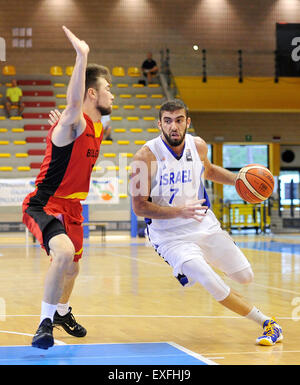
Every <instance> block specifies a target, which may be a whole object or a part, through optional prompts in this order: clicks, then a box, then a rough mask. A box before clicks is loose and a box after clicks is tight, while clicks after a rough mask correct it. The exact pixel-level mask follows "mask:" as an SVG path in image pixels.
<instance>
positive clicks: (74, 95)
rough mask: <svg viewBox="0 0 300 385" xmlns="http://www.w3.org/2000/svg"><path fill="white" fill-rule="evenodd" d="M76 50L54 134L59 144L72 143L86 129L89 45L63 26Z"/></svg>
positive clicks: (56, 142) (54, 140)
mask: <svg viewBox="0 0 300 385" xmlns="http://www.w3.org/2000/svg"><path fill="white" fill-rule="evenodd" d="M62 28H63V30H64V32H65V34H66V36H67V38H68V39H69V41H70V43H71V44H72V46H73V48H74V49H75V51H76V61H75V65H74V69H73V72H72V76H71V78H70V82H69V84H68V89H67V106H66V108H65V110H64V111H63V113H62V114H61V117H60V120H59V122H58V124H57V126H56V127H55V129H54V131H53V134H52V141H53V143H54V144H56V145H57V146H64V145H67V144H69V143H71V142H72V141H73V140H74V139H76V137H77V136H79V135H80V134H81V133H82V132H83V131H84V129H85V120H84V117H83V112H82V107H83V100H84V93H85V71H86V66H87V58H88V53H89V46H88V45H87V44H86V42H85V41H83V40H80V39H78V38H77V37H76V36H75V35H74V34H73V33H72V32H71V31H70V30H69V29H68V28H66V27H65V26H63V27H62Z"/></svg>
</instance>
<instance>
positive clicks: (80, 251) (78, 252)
mask: <svg viewBox="0 0 300 385" xmlns="http://www.w3.org/2000/svg"><path fill="white" fill-rule="evenodd" d="M82 252H83V247H82V248H81V249H80V250H79V251H76V253H75V255H79V254H81V253H82Z"/></svg>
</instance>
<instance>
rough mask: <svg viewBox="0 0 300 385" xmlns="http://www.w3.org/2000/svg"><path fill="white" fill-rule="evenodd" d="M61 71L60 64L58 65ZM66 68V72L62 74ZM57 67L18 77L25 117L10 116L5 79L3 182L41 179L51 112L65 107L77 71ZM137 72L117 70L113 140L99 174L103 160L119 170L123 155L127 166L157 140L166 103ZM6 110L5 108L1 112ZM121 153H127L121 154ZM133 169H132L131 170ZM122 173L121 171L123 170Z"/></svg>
mask: <svg viewBox="0 0 300 385" xmlns="http://www.w3.org/2000/svg"><path fill="white" fill-rule="evenodd" d="M56 67H57V66H56ZM60 69H61V71H60ZM60 69H59V68H55V69H53V68H52V69H51V70H50V71H49V74H48V75H19V74H17V75H16V76H15V77H16V78H17V80H18V85H19V86H20V87H21V88H22V90H23V100H24V103H25V110H24V112H23V118H21V117H18V116H16V114H17V109H14V110H12V117H11V118H10V119H7V118H6V117H5V110H4V106H3V104H4V99H5V92H6V86H7V83H8V81H9V80H10V77H9V76H2V79H0V83H1V85H0V96H1V97H2V101H0V104H1V105H2V106H0V178H1V177H14V178H18V177H24V176H30V177H32V176H36V175H37V173H38V172H39V168H40V164H41V162H42V160H43V157H44V154H45V148H46V143H45V142H46V136H47V131H48V130H49V128H50V126H49V123H48V114H49V111H50V110H51V109H54V108H57V109H60V110H63V109H64V108H65V106H66V93H67V85H68V82H69V80H70V75H71V73H72V70H73V67H71V66H70V68H68V69H67V68H65V69H64V68H62V67H60ZM138 73H139V72H138V68H136V69H133V68H128V70H127V71H125V69H124V67H114V68H113V69H112V93H113V94H114V96H115V100H114V107H113V112H112V115H111V126H112V134H111V135H112V138H113V141H103V143H102V146H101V152H100V157H99V159H98V165H96V166H95V168H94V172H95V173H96V174H97V173H98V172H99V171H100V172H101V173H102V175H103V168H101V166H100V165H99V162H101V161H104V160H105V161H109V162H112V164H114V166H113V165H111V166H109V167H108V168H107V167H106V170H108V171H109V170H111V171H114V172H115V171H116V170H118V164H119V156H121V157H122V158H124V157H126V158H127V162H128V164H129V163H130V161H131V159H130V158H132V156H133V154H134V153H135V152H136V151H137V150H138V148H139V147H140V146H141V145H143V144H144V143H145V141H147V140H149V139H152V138H154V137H155V136H156V135H157V134H158V132H159V130H158V129H157V115H158V108H159V107H160V105H161V103H162V102H163V101H164V100H165V96H164V94H163V89H162V87H161V86H160V84H151V85H149V86H144V85H143V84H139V83H138V80H139V79H138V76H139V75H138ZM1 107H2V108H1ZM120 154H122V155H120ZM126 170H127V171H129V167H128V166H126ZM119 171H120V170H119Z"/></svg>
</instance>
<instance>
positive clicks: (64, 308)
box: [56, 302, 69, 316]
mask: <svg viewBox="0 0 300 385" xmlns="http://www.w3.org/2000/svg"><path fill="white" fill-rule="evenodd" d="M56 310H57V312H58V314H59V315H61V316H64V315H66V314H67V313H68V312H69V302H67V303H58V304H57V308H56Z"/></svg>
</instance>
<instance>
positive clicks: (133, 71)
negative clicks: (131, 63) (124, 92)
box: [127, 67, 141, 77]
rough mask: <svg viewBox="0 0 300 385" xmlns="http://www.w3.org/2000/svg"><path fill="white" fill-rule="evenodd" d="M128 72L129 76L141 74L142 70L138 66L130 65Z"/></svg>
mask: <svg viewBox="0 0 300 385" xmlns="http://www.w3.org/2000/svg"><path fill="white" fill-rule="evenodd" d="M127 73H128V75H129V76H133V77H138V76H141V71H140V69H139V68H138V67H129V68H128V71H127Z"/></svg>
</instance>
